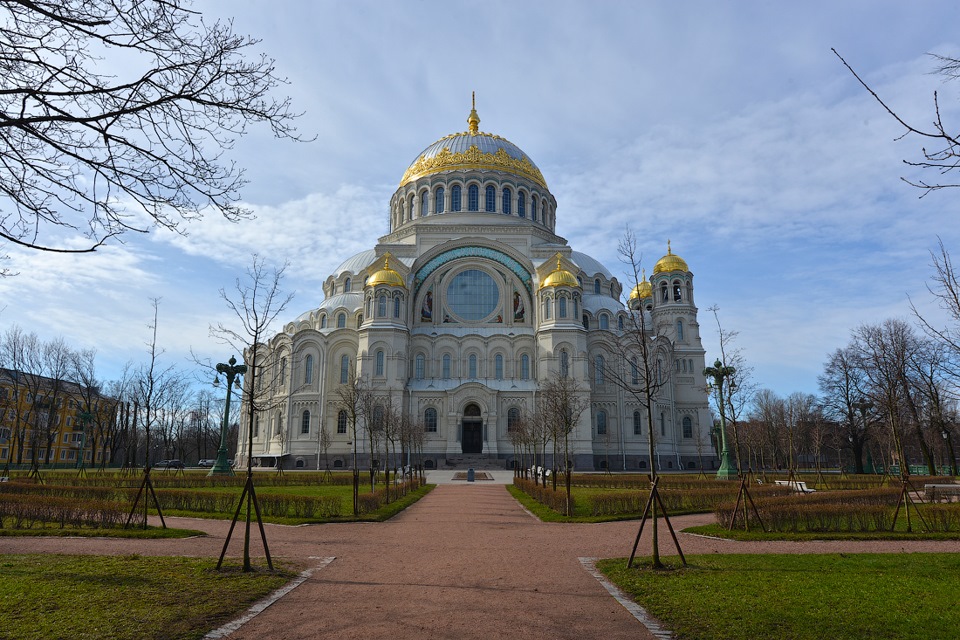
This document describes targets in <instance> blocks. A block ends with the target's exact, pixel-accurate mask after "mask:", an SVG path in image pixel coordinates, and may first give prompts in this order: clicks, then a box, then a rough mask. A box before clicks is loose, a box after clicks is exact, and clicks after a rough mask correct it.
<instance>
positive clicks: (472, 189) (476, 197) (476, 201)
mask: <svg viewBox="0 0 960 640" xmlns="http://www.w3.org/2000/svg"><path fill="white" fill-rule="evenodd" d="M467 211H480V187H478V186H477V185H475V184H472V185H470V186H469V187H467Z"/></svg>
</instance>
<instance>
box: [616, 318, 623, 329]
mask: <svg viewBox="0 0 960 640" xmlns="http://www.w3.org/2000/svg"><path fill="white" fill-rule="evenodd" d="M617 331H623V316H617Z"/></svg>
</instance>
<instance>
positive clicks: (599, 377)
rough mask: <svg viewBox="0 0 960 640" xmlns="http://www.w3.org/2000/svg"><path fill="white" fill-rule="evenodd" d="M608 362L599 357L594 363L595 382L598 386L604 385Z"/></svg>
mask: <svg viewBox="0 0 960 640" xmlns="http://www.w3.org/2000/svg"><path fill="white" fill-rule="evenodd" d="M605 365H606V362H605V361H604V359H603V356H597V357H596V358H594V361H593V380H594V382H595V383H596V384H603V383H604V371H603V370H604V367H605Z"/></svg>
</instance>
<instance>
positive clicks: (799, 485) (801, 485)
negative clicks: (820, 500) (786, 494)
mask: <svg viewBox="0 0 960 640" xmlns="http://www.w3.org/2000/svg"><path fill="white" fill-rule="evenodd" d="M774 483H775V484H778V485H780V486H781V487H790V488H791V489H793V490H794V491H799V492H800V493H813V492H814V491H816V489H811V488H810V487H808V486H807V483H806V482H798V481H797V480H774Z"/></svg>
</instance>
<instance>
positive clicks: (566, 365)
mask: <svg viewBox="0 0 960 640" xmlns="http://www.w3.org/2000/svg"><path fill="white" fill-rule="evenodd" d="M569 373H570V355H569V354H568V353H567V350H566V349H562V350H561V351H560V377H561V378H566V377H567V374H569Z"/></svg>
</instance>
